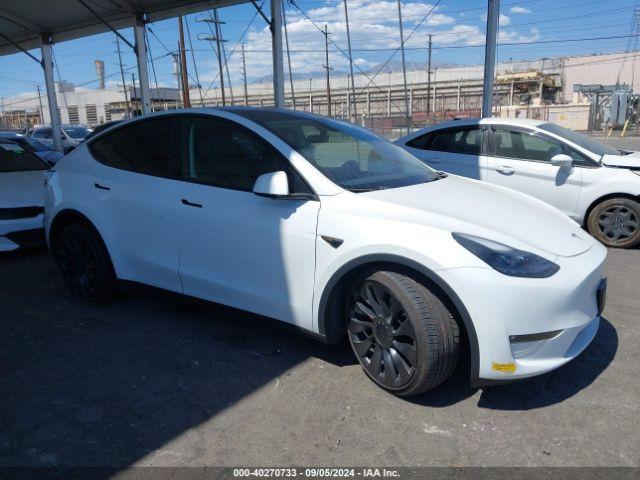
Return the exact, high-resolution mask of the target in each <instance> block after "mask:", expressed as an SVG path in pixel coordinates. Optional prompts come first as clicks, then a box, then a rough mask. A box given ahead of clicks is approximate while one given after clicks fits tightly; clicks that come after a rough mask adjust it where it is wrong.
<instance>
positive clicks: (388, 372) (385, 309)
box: [347, 271, 460, 397]
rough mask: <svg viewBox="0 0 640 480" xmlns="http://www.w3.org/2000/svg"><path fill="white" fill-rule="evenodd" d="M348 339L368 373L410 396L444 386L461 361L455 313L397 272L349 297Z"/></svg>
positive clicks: (380, 275)
mask: <svg viewBox="0 0 640 480" xmlns="http://www.w3.org/2000/svg"><path fill="white" fill-rule="evenodd" d="M347 318H348V336H349V342H350V343H351V347H352V348H353V351H354V353H355V355H356V357H357V358H358V361H359V362H360V365H361V366H362V368H363V369H364V371H365V373H366V374H367V375H368V376H369V377H370V378H371V379H372V380H373V381H374V382H375V383H376V384H378V385H379V386H380V387H382V388H384V389H385V390H388V391H390V392H392V393H394V394H396V395H399V396H407V397H408V396H412V395H417V394H419V393H422V392H424V391H426V390H429V389H432V388H434V387H436V386H438V385H439V384H441V383H442V382H444V381H445V380H446V379H447V378H448V377H449V376H450V375H451V373H452V372H453V370H454V368H455V366H456V363H457V360H458V356H459V349H460V346H459V338H460V332H459V328H458V324H457V323H456V320H455V318H454V316H453V314H452V312H451V311H450V310H449V309H448V308H447V307H446V306H445V304H444V302H443V301H442V300H441V299H440V298H439V297H438V296H437V295H435V294H434V293H433V292H431V291H430V290H429V289H428V288H426V287H425V286H424V285H422V284H420V283H418V282H416V281H415V280H413V279H412V278H410V277H407V276H405V275H401V274H399V273H395V272H385V271H378V272H375V273H372V274H370V275H368V276H366V277H365V278H360V279H359V280H358V281H357V282H356V283H355V285H354V286H353V288H352V289H351V292H350V293H349V295H348V297H347Z"/></svg>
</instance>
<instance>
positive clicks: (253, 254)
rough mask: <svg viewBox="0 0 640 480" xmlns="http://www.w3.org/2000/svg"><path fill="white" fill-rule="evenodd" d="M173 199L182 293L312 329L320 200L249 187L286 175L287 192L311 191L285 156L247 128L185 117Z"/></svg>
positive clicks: (194, 116) (220, 121)
mask: <svg viewBox="0 0 640 480" xmlns="http://www.w3.org/2000/svg"><path fill="white" fill-rule="evenodd" d="M181 135H182V138H183V151H182V159H181V162H180V163H181V165H180V168H179V177H180V180H181V181H179V182H178V183H177V186H176V195H175V199H174V203H175V204H176V205H177V207H178V213H177V215H176V222H177V224H176V227H177V232H178V242H179V248H180V275H181V278H182V282H183V286H184V292H185V293H186V294H188V295H192V296H195V297H200V298H205V299H208V300H212V301H216V302H220V303H224V304H226V305H230V306H233V307H237V308H241V309H244V310H249V311H253V312H255V313H258V314H261V315H266V316H269V317H273V318H277V319H279V320H283V321H286V322H291V323H295V324H297V325H300V326H302V327H305V328H309V329H310V328H311V327H312V325H311V318H312V315H311V309H312V297H313V281H314V272H315V239H316V226H317V219H318V212H319V210H320V202H319V201H318V200H317V199H313V198H312V195H309V198H308V199H295V200H294V199H287V198H283V199H277V198H266V197H263V196H258V195H256V194H254V193H253V192H252V188H253V184H254V183H255V180H256V178H257V177H258V176H259V175H261V174H263V173H269V172H274V171H285V172H287V174H288V175H289V183H290V190H291V191H292V192H294V193H311V191H310V190H308V187H307V186H306V184H305V183H304V182H303V181H302V180H301V178H300V177H299V176H298V175H297V173H296V172H295V171H294V170H293V169H292V167H291V165H290V164H289V162H288V160H287V159H286V158H285V157H284V156H283V155H282V154H281V153H280V152H278V151H277V150H276V149H275V148H273V147H272V146H271V145H270V144H268V143H267V142H266V141H265V140H263V139H262V138H261V137H259V136H258V135H256V134H255V133H253V132H251V131H249V130H248V129H246V128H244V127H243V126H241V125H239V124H236V123H235V122H231V121H229V120H226V119H222V118H212V117H211V116H206V117H205V116H197V115H192V116H184V117H183V118H182V126H181Z"/></svg>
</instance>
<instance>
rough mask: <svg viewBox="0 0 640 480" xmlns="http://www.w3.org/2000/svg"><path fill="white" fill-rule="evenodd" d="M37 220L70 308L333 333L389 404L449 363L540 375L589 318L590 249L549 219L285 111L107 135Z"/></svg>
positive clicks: (51, 181) (593, 326) (596, 292)
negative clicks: (191, 303)
mask: <svg viewBox="0 0 640 480" xmlns="http://www.w3.org/2000/svg"><path fill="white" fill-rule="evenodd" d="M478 205H480V206H481V208H478ZM45 209H46V220H45V223H46V229H47V236H48V243H49V247H50V248H51V251H52V253H53V257H54V260H55V261H56V262H57V263H58V265H59V267H60V270H61V273H62V277H63V279H64V280H65V282H66V283H67V285H68V287H69V288H70V290H71V292H72V293H73V294H74V295H75V296H76V297H77V298H79V299H80V300H82V301H87V302H100V301H103V300H106V299H107V298H109V297H110V296H111V295H112V294H113V293H114V290H115V286H116V282H117V280H118V279H121V280H131V281H136V282H141V283H145V284H149V285H153V286H156V287H160V288H163V289H166V290H171V291H174V292H179V293H183V294H186V295H189V296H193V297H198V298H202V299H205V300H210V301H214V302H219V303H223V304H226V305H230V306H233V307H236V308H240V309H244V310H248V311H251V312H254V313H258V314H260V315H264V316H267V317H272V318H275V319H278V320H281V321H283V322H287V323H289V324H292V325H294V326H296V327H298V328H299V329H301V330H302V331H304V332H307V333H309V334H311V335H313V336H315V337H317V338H319V339H322V340H324V341H327V342H336V341H339V340H340V339H341V338H343V336H344V335H348V338H349V340H350V342H351V345H352V347H353V351H354V354H355V356H356V358H357V359H358V361H359V362H360V364H361V365H362V367H363V369H364V371H365V372H366V373H367V375H368V376H369V377H370V378H371V379H372V380H373V381H374V382H376V383H377V384H378V385H380V386H381V387H383V388H385V389H387V390H389V391H391V392H394V393H395V394H398V395H415V394H418V393H420V392H422V391H425V390H427V389H429V388H433V387H435V386H436V385H438V384H440V383H441V382H443V381H444V380H445V379H446V378H447V377H449V376H450V375H451V373H452V372H453V369H454V367H455V365H456V362H457V361H458V357H459V354H460V352H461V351H467V350H468V351H469V352H470V358H468V359H466V360H467V361H469V362H470V364H471V372H472V373H471V375H472V382H473V383H475V384H478V383H482V382H483V381H487V380H492V381H495V380H513V379H517V378H524V377H530V376H533V375H538V374H541V373H544V372H548V371H550V370H552V369H554V368H557V367H559V366H561V365H563V364H565V363H566V362H568V361H570V360H571V359H572V358H574V357H576V356H577V355H578V354H579V353H580V352H581V351H582V350H583V349H584V348H585V347H586V346H587V345H588V344H589V343H590V342H591V340H592V339H593V338H594V336H595V335H596V332H597V330H598V325H599V321H600V313H601V311H602V308H603V306H604V298H605V295H604V292H605V287H606V282H605V281H604V280H603V277H602V273H603V270H602V269H603V262H604V260H605V255H606V249H605V248H604V247H603V246H602V245H600V244H599V243H598V242H596V241H595V240H594V239H593V238H591V237H590V236H589V235H587V234H586V233H585V232H583V231H582V230H581V229H580V227H579V226H578V225H576V223H575V222H573V221H571V220H570V219H569V218H567V217H566V216H565V215H563V214H562V213H560V212H559V211H558V210H556V209H555V208H552V207H550V206H548V205H546V204H545V203H543V202H541V201H539V200H536V199H534V198H531V197H529V196H527V195H522V194H519V193H517V192H514V191H512V190H508V189H506V188H500V187H495V186H492V185H488V184H484V183H480V182H475V181H472V180H468V179H465V178H460V177H457V176H446V175H443V174H440V173H438V172H436V171H434V170H432V169H431V168H429V167H427V166H425V165H424V164H423V163H422V162H420V161H419V160H418V159H416V158H415V157H414V156H412V155H409V154H408V153H407V152H405V151H404V150H402V149H401V148H399V147H397V146H395V145H393V144H392V143H389V142H387V141H386V140H384V139H382V138H380V137H378V136H376V135H374V134H372V133H371V132H369V131H367V130H365V129H363V128H360V127H357V126H355V125H351V124H349V123H345V122H340V121H336V120H332V119H328V118H324V117H319V116H316V115H310V114H305V113H301V112H293V111H287V110H269V109H251V108H239V107H235V108H229V109H209V108H206V109H205V108H202V109H194V110H180V111H174V112H170V113H169V112H167V113H160V114H154V115H150V116H145V117H139V118H137V119H134V120H131V121H125V122H122V123H121V124H118V125H116V126H113V127H111V128H108V129H106V130H104V131H102V132H100V133H99V134H97V135H96V136H95V137H93V138H90V139H89V140H88V141H87V142H86V143H83V144H81V145H79V146H78V148H76V149H75V150H74V151H73V152H71V153H70V154H68V155H67V156H65V157H64V158H63V159H62V160H60V162H58V163H57V164H56V166H55V167H54V170H53V172H51V173H50V174H49V175H48V180H47V187H46V206H45ZM463 343H467V344H468V348H467V349H464V350H463V349H462V348H461V346H462V344H463Z"/></svg>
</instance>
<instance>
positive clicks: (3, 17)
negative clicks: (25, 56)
mask: <svg viewBox="0 0 640 480" xmlns="http://www.w3.org/2000/svg"><path fill="white" fill-rule="evenodd" d="M248 1H249V0H82V1H79V0H2V2H0V55H9V54H12V53H16V52H19V49H17V48H16V47H15V46H14V45H12V44H11V41H12V42H15V43H17V44H19V45H20V46H21V47H22V48H24V49H25V50H30V49H33V48H39V47H40V37H41V35H42V34H51V35H52V38H53V41H54V42H55V43H58V42H64V41H66V40H73V39H75V38H80V37H84V36H87V35H94V34H98V33H103V32H108V31H109V27H107V26H106V25H105V24H104V23H103V22H102V21H101V20H100V19H102V20H104V21H105V22H107V23H108V24H109V25H110V26H112V27H114V28H116V29H118V28H125V27H131V26H133V24H134V21H135V17H136V15H139V14H146V15H147V19H148V20H149V21H152V22H155V21H158V20H164V19H167V18H172V17H177V16H178V15H186V14H189V13H195V12H199V11H203V10H207V9H209V8H217V7H226V6H230V5H235V4H239V3H248ZM83 3H84V4H86V6H85V5H83ZM87 6H88V7H89V8H90V9H91V10H93V12H95V14H97V16H96V15H95V14H94V13H92V12H91V11H90V10H89V8H87ZM98 17H100V18H98ZM5 37H7V38H5ZM7 39H10V40H11V41H9V40H7Z"/></svg>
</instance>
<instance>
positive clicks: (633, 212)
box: [587, 197, 640, 248]
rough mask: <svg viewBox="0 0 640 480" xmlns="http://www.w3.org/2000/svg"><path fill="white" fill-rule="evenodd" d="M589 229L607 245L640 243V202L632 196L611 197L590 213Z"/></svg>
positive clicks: (628, 246)
mask: <svg viewBox="0 0 640 480" xmlns="http://www.w3.org/2000/svg"><path fill="white" fill-rule="evenodd" d="M587 229H588V230H589V233H590V234H591V235H593V236H594V237H595V238H596V239H597V240H598V241H600V242H601V243H602V244H604V245H605V246H607V247H613V248H633V247H635V246H636V245H639V244H640V203H638V202H637V201H635V200H632V199H630V198H625V197H619V198H610V199H608V200H605V201H604V202H601V203H599V204H597V205H596V206H595V207H594V208H593V209H592V210H591V212H590V213H589V218H588V219H587Z"/></svg>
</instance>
